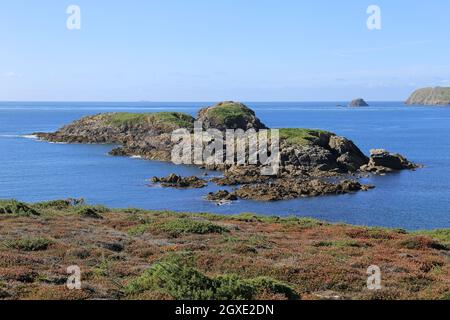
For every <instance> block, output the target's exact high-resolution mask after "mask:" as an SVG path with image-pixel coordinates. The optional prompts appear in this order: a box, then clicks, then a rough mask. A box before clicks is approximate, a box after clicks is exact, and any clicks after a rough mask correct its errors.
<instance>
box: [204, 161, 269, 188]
mask: <svg viewBox="0 0 450 320" xmlns="http://www.w3.org/2000/svg"><path fill="white" fill-rule="evenodd" d="M269 179H270V177H269V176H263V175H261V168H259V167H257V166H232V167H230V168H228V169H226V170H225V171H224V176H223V177H219V178H212V179H211V181H212V182H214V183H215V184H217V185H219V186H235V185H238V184H249V183H262V182H265V181H268V180H269Z"/></svg>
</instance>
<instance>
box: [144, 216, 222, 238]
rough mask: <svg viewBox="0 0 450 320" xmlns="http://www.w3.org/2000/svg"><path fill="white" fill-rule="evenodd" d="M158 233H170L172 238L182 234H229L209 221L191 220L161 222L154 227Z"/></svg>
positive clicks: (178, 219)
mask: <svg viewBox="0 0 450 320" xmlns="http://www.w3.org/2000/svg"><path fill="white" fill-rule="evenodd" d="M152 228H154V229H155V230H157V231H161V232H164V233H168V234H170V235H172V236H179V235H182V234H189V233H195V234H207V233H224V232H229V230H228V229H227V228H225V227H222V226H219V225H217V224H214V223H212V222H209V221H201V220H194V219H191V218H175V219H169V220H166V221H162V222H159V223H157V224H155V225H152Z"/></svg>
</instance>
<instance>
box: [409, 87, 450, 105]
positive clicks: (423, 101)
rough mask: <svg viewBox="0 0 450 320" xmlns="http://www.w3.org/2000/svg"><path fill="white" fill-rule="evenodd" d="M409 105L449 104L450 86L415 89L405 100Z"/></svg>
mask: <svg viewBox="0 0 450 320" xmlns="http://www.w3.org/2000/svg"><path fill="white" fill-rule="evenodd" d="M405 103H406V104H407V105H427V106H448V105H450V88H448V87H447V88H444V87H435V88H431V87H429V88H422V89H418V90H416V91H414V92H413V93H412V94H411V96H410V97H409V98H408V100H406V102H405Z"/></svg>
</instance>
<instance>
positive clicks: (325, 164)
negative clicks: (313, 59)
mask: <svg viewBox="0 0 450 320" xmlns="http://www.w3.org/2000/svg"><path fill="white" fill-rule="evenodd" d="M197 120H200V121H202V122H203V127H204V129H208V128H215V129H219V130H221V131H225V130H226V129H243V130H248V129H255V130H261V129H266V126H265V125H264V124H263V123H262V122H261V121H260V120H259V119H258V118H257V117H256V115H255V113H254V111H253V110H251V109H250V108H248V107H247V106H245V105H244V104H241V103H238V102H232V101H228V102H222V103H219V104H216V105H214V106H211V107H206V108H203V109H201V110H200V111H199V113H198V119H197ZM194 121H195V119H194V118H193V117H192V116H190V115H187V114H184V113H177V112H159V113H138V114H130V113H105V114H98V115H94V116H88V117H84V118H82V119H80V120H78V121H75V122H73V123H71V124H69V125H67V126H64V127H62V128H61V129H59V130H58V131H56V132H54V133H37V134H36V135H37V136H38V137H39V138H40V139H42V140H47V141H52V142H68V143H108V144H118V145H120V146H118V147H116V148H114V149H112V150H111V151H110V154H111V155H115V156H132V155H136V156H141V157H143V158H145V159H152V160H162V161H170V160H171V152H172V149H173V143H172V141H171V134H172V132H173V130H175V129H179V128H185V129H187V130H188V131H189V132H191V133H192V132H193V127H194ZM279 133H280V170H279V171H278V172H277V173H276V174H274V175H273V176H265V175H261V167H260V166H258V165H244V166H238V165H230V164H220V165H204V166H201V167H204V168H207V169H212V170H220V171H223V173H224V174H223V177H219V178H213V179H211V181H212V182H214V183H216V184H218V185H221V186H241V188H240V189H238V190H236V191H233V192H228V191H220V192H218V193H215V194H209V195H208V197H207V198H208V199H210V200H214V201H223V200H225V201H228V200H231V198H233V199H234V198H243V199H257V200H267V201H275V200H283V199H294V198H298V197H310V196H319V195H328V194H343V193H348V192H355V191H359V190H368V189H369V186H364V185H361V184H360V183H359V182H356V181H353V180H345V179H347V178H348V176H352V177H355V176H356V174H357V173H358V172H374V173H386V172H391V171H394V170H403V169H415V168H417V167H418V166H417V165H415V164H414V163H412V162H410V161H408V160H407V159H406V158H404V157H403V156H401V155H398V154H391V153H389V152H387V151H385V150H372V151H371V157H370V159H369V158H368V157H367V156H365V155H364V153H363V152H362V151H361V150H360V149H359V148H358V147H357V146H356V145H355V144H354V143H353V142H352V141H351V140H349V139H347V138H345V137H340V136H337V135H336V134H334V133H332V132H327V131H323V130H315V129H300V128H294V129H293V128H285V129H280V130H279ZM247 153H248V150H247ZM224 155H225V150H224ZM247 157H248V154H247ZM330 177H333V182H330V180H329V179H328V180H327V178H330ZM152 181H153V182H154V183H159V184H160V185H161V186H164V187H174V188H202V187H204V186H206V185H207V182H206V181H205V180H203V179H200V178H198V177H180V176H178V175H176V174H171V175H169V176H168V177H163V178H158V177H153V179H152Z"/></svg>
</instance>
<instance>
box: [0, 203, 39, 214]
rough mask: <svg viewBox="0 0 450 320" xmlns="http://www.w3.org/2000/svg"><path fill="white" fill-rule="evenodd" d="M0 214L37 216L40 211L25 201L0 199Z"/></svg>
mask: <svg viewBox="0 0 450 320" xmlns="http://www.w3.org/2000/svg"><path fill="white" fill-rule="evenodd" d="M0 214H13V215H19V216H38V215H40V213H39V212H38V211H36V210H35V209H33V208H32V207H31V206H29V205H28V204H26V203H23V202H19V201H17V200H0Z"/></svg>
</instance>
